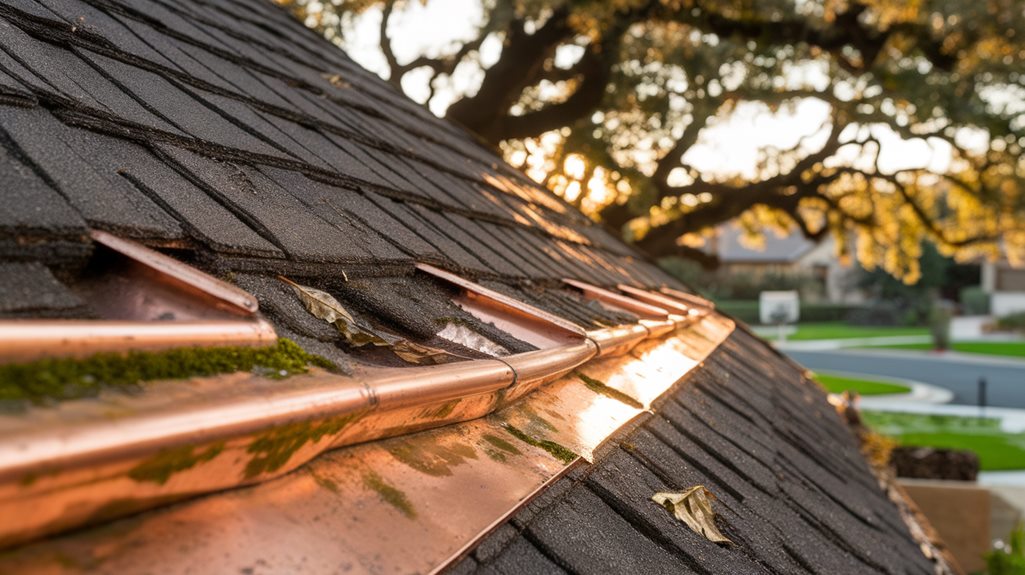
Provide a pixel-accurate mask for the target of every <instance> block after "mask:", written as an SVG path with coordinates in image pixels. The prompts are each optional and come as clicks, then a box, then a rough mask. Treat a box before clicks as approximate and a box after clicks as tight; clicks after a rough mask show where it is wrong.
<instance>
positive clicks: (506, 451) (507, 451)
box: [484, 433, 522, 463]
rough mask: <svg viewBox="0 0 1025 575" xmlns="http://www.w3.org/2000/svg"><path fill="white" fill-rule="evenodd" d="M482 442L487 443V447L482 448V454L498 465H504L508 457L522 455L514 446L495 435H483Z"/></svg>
mask: <svg viewBox="0 0 1025 575" xmlns="http://www.w3.org/2000/svg"><path fill="white" fill-rule="evenodd" d="M484 441H485V442H487V443H488V445H485V446H484V453H485V454H486V455H487V456H488V457H490V458H491V459H493V460H495V461H497V462H499V463H505V462H506V461H507V460H508V459H509V456H510V455H520V454H521V453H522V452H521V451H520V450H519V449H516V446H515V445H513V444H511V443H509V442H508V441H506V440H504V439H502V438H501V437H498V436H497V435H491V434H489V433H485V434H484Z"/></svg>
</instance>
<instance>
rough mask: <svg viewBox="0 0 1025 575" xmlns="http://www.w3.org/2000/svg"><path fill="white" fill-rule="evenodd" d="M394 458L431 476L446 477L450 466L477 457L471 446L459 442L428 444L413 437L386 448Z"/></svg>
mask: <svg viewBox="0 0 1025 575" xmlns="http://www.w3.org/2000/svg"><path fill="white" fill-rule="evenodd" d="M388 452H389V453H391V454H392V456H393V457H395V459H398V460H399V461H401V462H402V463H405V464H406V465H408V466H410V467H412V468H413V469H415V470H417V471H419V472H421V473H426V474H427V475H431V476H433V477H448V476H451V475H452V468H453V467H456V466H459V465H462V464H464V463H466V461H467V460H468V459H473V460H476V459H477V452H476V451H475V450H474V449H473V447H471V446H469V445H465V444H461V443H457V444H454V445H441V444H437V443H434V444H430V443H425V442H423V441H417V440H415V439H413V440H409V441H404V442H397V443H395V444H394V445H392V446H391V447H389V448H388Z"/></svg>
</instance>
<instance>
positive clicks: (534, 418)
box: [520, 405, 559, 432]
mask: <svg viewBox="0 0 1025 575" xmlns="http://www.w3.org/2000/svg"><path fill="white" fill-rule="evenodd" d="M520 413H522V414H523V415H525V416H527V417H528V418H530V423H531V424H532V425H536V426H538V427H543V428H544V429H546V430H548V431H551V432H556V431H559V428H558V427H555V426H554V425H552V422H550V421H548V420H547V419H545V418H543V417H541V416H540V415H538V414H537V412H536V411H534V410H533V409H531V408H530V407H528V406H526V405H522V406H521V407H520Z"/></svg>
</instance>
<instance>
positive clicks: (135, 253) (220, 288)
mask: <svg viewBox="0 0 1025 575" xmlns="http://www.w3.org/2000/svg"><path fill="white" fill-rule="evenodd" d="M89 235H90V237H91V238H92V239H93V241H94V242H96V243H98V244H100V245H102V246H104V247H107V248H109V249H111V250H113V251H115V252H117V253H119V254H121V255H123V256H125V257H127V258H129V259H131V260H133V261H135V262H137V263H139V264H142V265H144V266H146V267H147V268H149V269H151V270H153V271H155V272H157V273H159V274H160V275H162V276H165V277H167V278H168V279H171V280H173V281H175V282H177V283H179V284H181V285H182V286H185V287H187V288H190V289H191V290H194V291H197V292H199V293H201V294H204V295H206V296H207V297H211V298H214V299H215V300H217V301H218V302H221V303H223V304H227V305H229V306H231V307H233V308H235V310H236V311H241V312H243V313H245V314H247V315H248V314H253V313H256V312H257V311H258V310H259V309H260V306H259V303H258V302H257V299H256V297H254V296H253V295H252V294H250V293H248V292H246V291H245V290H243V289H241V288H239V287H236V286H234V285H232V284H230V283H228V282H225V281H221V280H219V279H217V278H215V277H213V276H211V275H209V274H206V273H204V272H202V271H200V270H198V269H196V268H194V267H192V266H190V265H187V264H184V263H182V262H180V261H178V260H176V259H174V258H172V257H170V256H166V255H164V254H162V253H160V252H157V251H154V250H151V249H149V248H147V247H145V246H143V245H141V244H137V243H135V242H133V241H131V240H126V239H122V238H119V237H117V236H115V235H113V234H109V233H107V232H104V231H100V230H90V231H89Z"/></svg>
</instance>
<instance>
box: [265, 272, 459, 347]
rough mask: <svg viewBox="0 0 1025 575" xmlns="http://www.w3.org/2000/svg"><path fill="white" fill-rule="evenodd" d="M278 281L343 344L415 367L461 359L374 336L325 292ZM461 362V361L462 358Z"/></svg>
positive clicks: (383, 335) (393, 338)
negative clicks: (369, 348) (384, 350)
mask: <svg viewBox="0 0 1025 575" xmlns="http://www.w3.org/2000/svg"><path fill="white" fill-rule="evenodd" d="M278 279H280V280H281V281H283V282H285V283H286V284H288V285H289V286H290V287H291V288H292V290H293V291H294V292H295V294H296V296H298V297H299V301H301V302H302V304H303V306H304V307H305V308H306V310H307V311H309V312H310V313H311V314H313V315H314V317H316V318H318V319H321V320H324V321H326V322H328V323H330V324H332V325H334V326H335V328H337V329H338V332H339V333H341V334H342V337H344V338H345V340H346V341H347V342H349V343H350V344H352V345H354V346H356V347H362V346H364V345H367V344H373V345H376V346H386V347H388V348H390V349H391V350H392V352H393V353H395V355H397V356H398V357H399V358H400V359H401V360H402V361H405V362H407V363H414V364H418V365H433V364H438V363H446V362H449V361H453V360H454V359H456V358H458V357H461V356H456V355H454V354H451V353H449V352H447V351H445V350H443V349H437V348H434V347H430V346H426V345H422V344H419V343H414V342H412V341H409V340H408V339H403V338H401V337H397V336H394V335H391V334H387V333H376V332H374V331H371V330H369V329H367V328H364V327H362V326H360V325H359V324H358V323H357V322H356V319H355V318H354V317H353V316H352V314H351V313H349V310H347V309H345V306H343V305H342V304H341V303H340V302H339V301H338V300H337V299H335V297H334V296H333V295H331V294H329V293H327V292H325V291H322V290H319V289H316V288H311V287H309V286H304V285H301V284H298V283H296V282H294V281H292V280H290V279H288V278H286V277H283V276H278ZM464 359H465V358H464Z"/></svg>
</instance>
